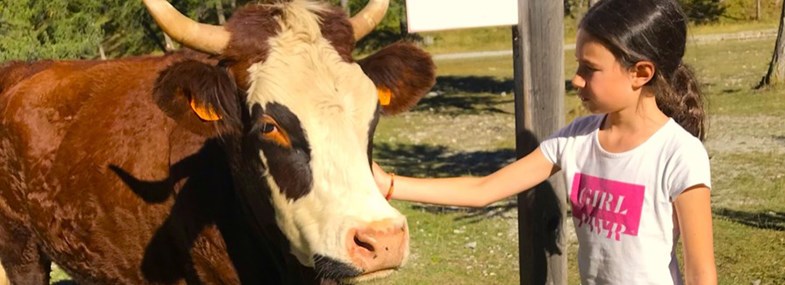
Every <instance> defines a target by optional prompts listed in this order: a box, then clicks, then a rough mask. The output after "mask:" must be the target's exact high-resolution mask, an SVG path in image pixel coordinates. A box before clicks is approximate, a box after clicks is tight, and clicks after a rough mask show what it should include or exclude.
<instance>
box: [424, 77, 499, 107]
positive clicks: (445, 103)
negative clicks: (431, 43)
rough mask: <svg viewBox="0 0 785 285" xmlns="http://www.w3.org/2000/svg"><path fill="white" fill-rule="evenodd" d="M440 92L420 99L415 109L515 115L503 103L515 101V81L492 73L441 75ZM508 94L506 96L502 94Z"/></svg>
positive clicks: (436, 91)
mask: <svg viewBox="0 0 785 285" xmlns="http://www.w3.org/2000/svg"><path fill="white" fill-rule="evenodd" d="M433 90H435V93H437V94H438V95H435V96H427V97H425V98H423V99H422V100H420V102H419V103H417V105H416V106H415V107H414V109H413V111H414V112H417V111H425V110H432V109H435V110H438V111H439V113H440V114H445V115H453V116H455V115H463V114H479V113H501V114H511V113H510V112H508V111H505V110H503V109H501V108H500V107H499V106H500V105H504V104H512V102H513V98H514V97H513V93H512V91H513V82H512V80H499V79H496V78H494V77H490V76H440V77H438V78H437V79H436V85H435V86H434V87H433ZM502 94H504V95H502Z"/></svg>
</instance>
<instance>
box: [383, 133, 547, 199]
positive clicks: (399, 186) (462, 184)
mask: <svg viewBox="0 0 785 285" xmlns="http://www.w3.org/2000/svg"><path fill="white" fill-rule="evenodd" d="M558 170H559V169H558V167H557V166H555V165H554V164H552V163H551V162H550V161H549V160H548V159H546V158H545V155H543V153H542V151H541V150H540V148H537V149H535V150H534V151H533V152H532V153H530V154H528V155H527V156H525V157H523V158H521V159H519V160H517V161H515V162H514V163H512V164H510V165H507V166H505V167H504V168H502V169H499V170H498V171H496V172H494V173H493V174H490V175H488V176H485V177H455V178H412V177H401V176H398V175H395V178H394V179H395V189H394V190H393V193H392V198H394V199H397V200H407V201H413V202H421V203H429V204H440V205H452V206H464V207H484V206H487V205H489V204H491V203H493V202H496V201H499V200H501V199H503V198H506V197H509V196H511V195H513V194H517V193H519V192H522V191H524V190H527V189H530V188H532V187H534V186H536V185H537V184H540V183H541V182H543V181H545V179H548V177H550V176H551V174H553V173H555V172H556V171H558ZM373 172H374V177H375V179H376V183H377V185H378V186H379V190H380V191H381V192H382V194H383V195H386V194H387V192H388V189H389V187H390V180H391V175H390V174H387V173H385V172H384V170H382V169H381V167H379V166H378V165H377V164H376V163H374V164H373Z"/></svg>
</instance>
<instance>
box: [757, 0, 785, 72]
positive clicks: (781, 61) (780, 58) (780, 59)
mask: <svg viewBox="0 0 785 285" xmlns="http://www.w3.org/2000/svg"><path fill="white" fill-rule="evenodd" d="M783 30H785V2H783V3H782V12H781V13H780V28H779V30H778V31H777V43H776V44H775V45H774V54H773V55H772V56H771V62H770V63H769V71H768V72H766V76H764V77H763V79H761V81H760V83H759V84H758V86H757V87H756V88H763V87H765V86H773V85H777V84H780V83H784V82H785V31H783Z"/></svg>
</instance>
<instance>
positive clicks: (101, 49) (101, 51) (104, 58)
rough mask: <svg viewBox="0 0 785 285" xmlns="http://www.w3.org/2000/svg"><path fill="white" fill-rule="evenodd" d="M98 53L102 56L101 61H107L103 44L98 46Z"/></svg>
mask: <svg viewBox="0 0 785 285" xmlns="http://www.w3.org/2000/svg"><path fill="white" fill-rule="evenodd" d="M98 53H99V54H100V55H101V60H106V52H105V51H104V45H103V44H98Z"/></svg>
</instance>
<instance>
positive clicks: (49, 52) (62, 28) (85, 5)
mask: <svg viewBox="0 0 785 285" xmlns="http://www.w3.org/2000/svg"><path fill="white" fill-rule="evenodd" d="M101 6H102V5H101V3H100V2H99V1H94V0H47V1H41V0H0V7H3V9H1V10H0V61H5V60H9V59H22V60H33V59H41V58H89V57H93V56H95V55H96V54H97V53H98V43H99V42H100V39H101V38H102V36H103V31H102V30H101V25H102V24H103V22H105V21H106V19H105V18H103V17H101V16H100V14H99V12H100V7H101Z"/></svg>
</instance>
